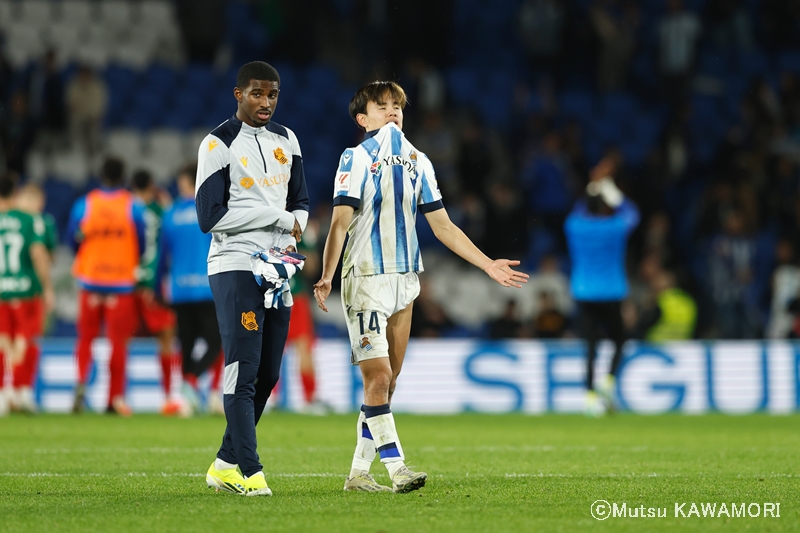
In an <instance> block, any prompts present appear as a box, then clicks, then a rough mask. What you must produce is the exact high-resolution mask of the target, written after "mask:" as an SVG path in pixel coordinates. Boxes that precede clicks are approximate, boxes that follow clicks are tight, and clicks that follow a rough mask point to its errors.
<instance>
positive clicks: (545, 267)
mask: <svg viewBox="0 0 800 533" xmlns="http://www.w3.org/2000/svg"><path fill="white" fill-rule="evenodd" d="M528 283H529V284H531V285H533V286H534V287H536V291H537V292H538V293H542V292H546V293H548V294H549V295H551V296H552V297H553V303H554V304H555V306H556V309H558V311H559V312H560V313H562V314H563V315H564V316H569V315H570V314H571V313H572V307H573V302H572V297H571V296H570V288H569V279H567V276H565V275H564V273H563V272H562V271H561V267H560V265H559V259H558V257H557V256H555V255H553V254H545V255H544V256H542V258H541V259H540V260H539V269H538V270H537V271H536V274H534V275H533V276H531V278H530V280H528ZM537 311H538V310H537Z"/></svg>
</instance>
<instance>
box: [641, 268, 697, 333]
mask: <svg viewBox="0 0 800 533" xmlns="http://www.w3.org/2000/svg"><path fill="white" fill-rule="evenodd" d="M650 288H651V291H652V297H653V306H652V307H651V308H650V309H649V310H648V312H645V313H642V314H641V315H640V316H639V319H638V323H637V330H638V331H637V334H636V337H639V338H643V339H645V340H647V341H649V342H664V341H677V340H687V339H691V338H693V337H694V331H695V326H696V323H697V304H696V303H695V301H694V298H692V296H691V295H690V294H688V293H687V292H685V291H683V290H681V289H680V288H678V286H677V281H676V279H675V275H674V274H673V273H672V272H669V271H666V270H661V271H659V272H658V273H657V274H656V275H655V276H654V277H653V279H652V280H651V283H650Z"/></svg>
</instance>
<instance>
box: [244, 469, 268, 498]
mask: <svg viewBox="0 0 800 533" xmlns="http://www.w3.org/2000/svg"><path fill="white" fill-rule="evenodd" d="M244 490H245V493H244V495H245V496H272V491H271V490H270V488H269V487H268V486H267V479H266V478H265V477H264V472H256V473H255V474H253V475H252V476H250V477H248V478H246V479H245V480H244Z"/></svg>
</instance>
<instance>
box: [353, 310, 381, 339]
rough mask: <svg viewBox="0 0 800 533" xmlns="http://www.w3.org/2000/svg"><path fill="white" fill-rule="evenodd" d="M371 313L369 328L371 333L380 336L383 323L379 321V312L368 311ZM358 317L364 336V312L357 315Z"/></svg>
mask: <svg viewBox="0 0 800 533" xmlns="http://www.w3.org/2000/svg"><path fill="white" fill-rule="evenodd" d="M367 313H369V325H368V328H369V330H370V331H374V332H375V333H377V334H378V335H380V333H381V323H380V321H379V320H378V312H377V311H367ZM356 316H357V317H358V327H359V328H360V329H361V333H360V334H361V335H364V333H365V331H364V311H359V312H358V313H356Z"/></svg>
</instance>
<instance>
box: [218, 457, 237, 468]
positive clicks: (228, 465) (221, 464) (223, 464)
mask: <svg viewBox="0 0 800 533" xmlns="http://www.w3.org/2000/svg"><path fill="white" fill-rule="evenodd" d="M214 468H216V469H217V470H229V469H231V468H236V465H233V464H231V463H226V462H225V461H223V460H222V459H220V458H219V457H217V458H216V459H215V460H214Z"/></svg>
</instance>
